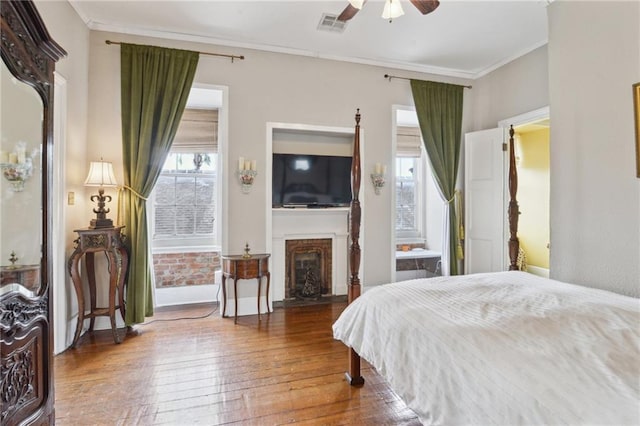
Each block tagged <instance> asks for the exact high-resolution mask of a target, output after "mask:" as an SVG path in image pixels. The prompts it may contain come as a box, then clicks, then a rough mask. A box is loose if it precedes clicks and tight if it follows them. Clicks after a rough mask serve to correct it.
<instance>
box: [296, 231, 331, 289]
mask: <svg viewBox="0 0 640 426" xmlns="http://www.w3.org/2000/svg"><path fill="white" fill-rule="evenodd" d="M331 247H332V240H331V238H313V239H302V240H287V241H286V244H285V265H286V285H285V300H286V299H288V300H292V299H302V300H305V299H306V300H310V299H319V298H321V297H322V296H331V295H332V294H331V283H332V281H331V279H332V277H331V257H332V253H331Z"/></svg>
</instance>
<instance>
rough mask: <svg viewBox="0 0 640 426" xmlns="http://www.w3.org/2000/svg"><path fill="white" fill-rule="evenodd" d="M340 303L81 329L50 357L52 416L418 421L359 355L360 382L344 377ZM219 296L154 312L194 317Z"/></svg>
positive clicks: (63, 419)
mask: <svg viewBox="0 0 640 426" xmlns="http://www.w3.org/2000/svg"><path fill="white" fill-rule="evenodd" d="M345 306H346V304H345V303H334V304H325V305H315V306H305V307H291V308H277V309H276V310H275V312H273V313H272V314H271V315H265V314H263V315H262V321H258V316H257V315H255V316H244V317H239V318H238V324H236V325H234V323H233V319H232V318H231V319H230V318H220V316H219V313H218V312H217V311H216V312H215V313H214V314H213V315H211V316H209V317H207V318H204V319H189V320H180V321H169V322H164V321H162V322H161V321H156V322H153V323H150V324H148V325H144V326H138V327H137V329H139V330H141V334H140V335H137V336H127V337H126V338H125V340H124V341H123V342H122V343H121V344H119V345H116V344H114V343H113V339H112V337H111V332H110V331H100V332H95V333H93V334H87V335H85V336H83V337H82V338H81V340H80V342H79V344H78V346H77V348H76V349H69V350H67V351H66V352H64V353H62V354H60V355H58V356H56V357H55V359H54V366H55V370H54V374H55V396H56V405H55V410H56V424H58V425H89V424H104V425H116V424H119V425H151V424H153V425H193V424H203V425H219V424H252V425H276V424H285V423H298V424H314V425H315V424H322V425H346V424H358V425H362V424H371V425H419V424H420V423H419V421H418V419H417V417H416V415H415V414H414V413H413V411H411V410H410V409H409V408H407V407H406V405H405V404H404V403H403V402H402V401H401V400H400V399H399V398H398V397H397V396H396V395H395V394H394V393H393V392H392V391H391V389H390V388H389V386H388V385H387V383H386V382H385V381H384V380H383V379H382V378H381V377H380V375H378V373H377V372H376V371H375V370H374V369H373V368H371V367H370V366H369V365H368V364H367V363H366V362H363V368H362V374H363V376H364V377H365V380H366V383H365V385H364V387H362V388H353V387H351V386H349V385H348V384H347V382H346V380H345V379H344V372H345V371H346V369H347V349H346V347H345V346H344V345H343V344H342V343H341V342H338V341H335V340H333V337H332V332H331V324H333V321H334V320H335V319H336V318H337V316H338V315H339V314H340V312H342V310H343V309H344V307H345ZM215 307H216V305H213V304H208V305H197V306H194V305H192V306H190V307H181V308H172V309H170V310H165V311H162V312H157V313H156V314H155V315H154V317H152V318H150V319H149V320H160V319H163V320H164V319H172V318H179V317H185V316H188V317H198V316H203V315H206V314H207V313H209V312H211V310H213V309H214V308H215Z"/></svg>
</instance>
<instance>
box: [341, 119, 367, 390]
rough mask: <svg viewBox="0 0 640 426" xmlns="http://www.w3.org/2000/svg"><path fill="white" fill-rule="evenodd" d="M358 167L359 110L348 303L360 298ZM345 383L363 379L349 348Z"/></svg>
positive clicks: (357, 383)
mask: <svg viewBox="0 0 640 426" xmlns="http://www.w3.org/2000/svg"><path fill="white" fill-rule="evenodd" d="M361 174H362V172H361V167H360V108H358V109H357V110H356V129H355V135H354V137H353V158H352V160H351V205H350V208H349V235H350V236H351V246H350V247H349V270H350V272H351V278H350V280H349V286H348V287H349V292H348V298H349V303H351V302H353V301H354V300H355V299H356V298H358V296H360V277H359V276H358V272H359V270H360V243H359V241H358V240H359V239H360V215H361V211H360V200H359V199H358V196H359V193H360V180H361ZM345 376H346V378H347V381H348V382H349V384H350V385H351V386H362V385H364V378H363V377H362V375H361V374H360V355H358V353H357V352H356V351H355V350H353V348H349V371H348V372H346V373H345Z"/></svg>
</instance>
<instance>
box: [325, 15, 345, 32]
mask: <svg viewBox="0 0 640 426" xmlns="http://www.w3.org/2000/svg"><path fill="white" fill-rule="evenodd" d="M346 27H347V22H346V21H338V15H332V14H330V13H323V14H322V18H320V23H319V24H318V29H319V30H320V31H330V32H334V33H341V32H343V31H344V29H345V28H346Z"/></svg>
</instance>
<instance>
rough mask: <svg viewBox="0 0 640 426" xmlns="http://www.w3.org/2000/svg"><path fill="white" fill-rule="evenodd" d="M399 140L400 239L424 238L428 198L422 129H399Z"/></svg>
mask: <svg viewBox="0 0 640 426" xmlns="http://www.w3.org/2000/svg"><path fill="white" fill-rule="evenodd" d="M396 140H397V145H396V167H395V170H396V176H395V185H396V237H397V238H418V237H424V235H422V229H423V226H422V224H423V222H424V218H423V214H422V212H423V211H424V209H423V206H422V203H423V202H424V201H423V200H424V198H425V197H424V196H423V194H422V191H423V188H424V185H422V182H423V171H422V167H421V165H422V162H423V161H424V159H423V154H422V153H423V149H422V140H421V138H420V130H419V129H418V128H417V127H402V126H398V133H397V139H396Z"/></svg>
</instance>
